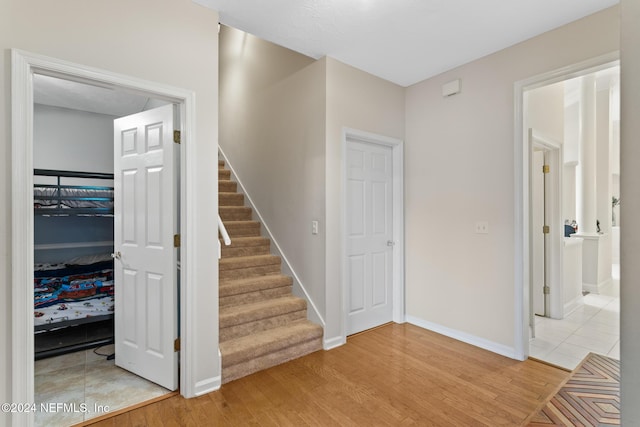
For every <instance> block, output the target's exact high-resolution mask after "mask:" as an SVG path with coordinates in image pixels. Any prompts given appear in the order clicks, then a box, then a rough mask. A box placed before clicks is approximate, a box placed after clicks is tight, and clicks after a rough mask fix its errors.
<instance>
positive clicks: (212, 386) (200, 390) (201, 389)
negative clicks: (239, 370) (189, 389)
mask: <svg viewBox="0 0 640 427" xmlns="http://www.w3.org/2000/svg"><path fill="white" fill-rule="evenodd" d="M221 386H222V376H221V375H218V376H216V377H212V378H207V379H204V380H201V381H198V382H196V383H195V386H194V390H193V391H194V394H193V397H196V396H202V395H203V394H207V393H211V392H212V391H216V390H219V389H220V387H221Z"/></svg>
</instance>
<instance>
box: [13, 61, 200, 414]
mask: <svg viewBox="0 0 640 427" xmlns="http://www.w3.org/2000/svg"><path fill="white" fill-rule="evenodd" d="M36 75H47V76H51V77H56V78H61V79H62V80H68V81H73V82H78V83H84V84H89V85H94V86H98V87H101V88H107V89H108V90H114V91H119V90H122V91H123V92H125V93H129V94H137V95H143V96H145V95H146V96H147V97H151V98H158V99H161V100H163V101H164V103H165V104H166V103H170V104H171V103H173V104H176V105H178V106H179V111H180V115H179V121H180V123H181V128H182V129H186V130H187V131H190V130H191V129H192V126H193V123H191V122H190V121H189V120H188V118H189V117H191V115H192V113H193V111H192V109H193V105H194V104H193V103H192V97H193V94H192V93H191V92H188V91H183V90H180V89H176V88H169V87H165V86H161V85H157V84H155V83H150V82H145V81H142V80H138V79H131V78H128V77H126V76H122V75H117V74H113V73H109V72H105V71H101V70H96V69H90V68H88V67H84V66H80V65H76V64H71V63H67V62H65V61H60V60H56V59H53V58H46V57H41V56H37V55H31V54H28V53H24V52H19V51H13V52H12V76H13V81H12V90H13V94H14V96H13V97H12V101H13V106H12V107H13V128H12V151H13V152H12V154H13V161H12V167H13V171H12V177H13V181H12V187H13V188H12V190H13V193H12V194H13V198H12V199H13V206H12V212H13V217H12V226H13V234H12V236H13V238H12V249H13V269H12V278H13V283H12V295H13V303H14V304H13V307H14V310H13V312H12V323H13V334H12V336H13V344H14V345H13V347H12V367H13V371H14V375H13V381H12V383H13V393H12V395H13V398H14V399H16V400H20V401H25V402H33V401H34V362H33V359H34V358H33V355H34V334H33V331H34V311H33V310H34V293H33V288H32V287H30V286H24V283H33V282H34V268H33V267H34V255H33V253H34V240H33V235H34V225H33V212H34V195H33V194H34V193H33V182H34V180H33V169H34V168H33V147H34V143H33V123H34V118H33V101H34V98H33V93H34V85H33V77H34V76H36ZM185 123H189V124H188V125H186V127H185ZM172 133H173V130H172V131H171V134H172ZM185 140H186V139H185ZM177 149H178V150H180V152H181V153H183V156H182V159H181V160H182V161H184V160H185V157H186V155H187V154H186V153H188V152H189V150H188V149H186V147H185V146H184V145H182V146H180V147H179V148H177ZM182 161H181V163H182ZM185 174H187V173H186V172H185V170H184V168H181V169H180V176H181V180H180V181H181V184H180V186H181V187H182V191H184V187H185V186H186V184H185V179H184V175H185ZM187 188H189V187H188V186H187ZM180 218H181V220H180V221H181V222H180V224H181V229H184V228H186V225H187V224H188V223H189V224H190V223H191V220H192V219H191V213H190V211H189V210H185V209H183V212H182V215H180ZM173 240H174V239H173V236H171V241H172V242H173ZM185 249H186V248H183V250H182V251H181V252H182V270H181V272H180V275H182V276H183V275H184V274H185V270H191V269H192V267H191V262H189V260H190V258H189V257H187V256H186V255H187V253H191V252H190V251H187V250H185ZM181 294H182V298H181V300H180V301H181V304H184V303H185V301H186V300H188V299H189V298H187V297H186V292H185V291H184V290H181ZM181 308H182V310H181V311H180V312H181V316H182V319H181V324H182V325H185V324H187V323H188V320H189V319H188V315H187V312H188V311H189V310H185V309H184V307H181ZM176 327H177V326H176ZM182 333H183V336H184V335H188V334H189V330H188V329H186V328H183V329H182ZM170 345H171V347H172V348H173V347H174V343H173V342H172V343H170ZM181 350H182V351H183V352H184V353H188V352H189V348H188V347H187V348H184V349H181ZM184 353H183V356H184ZM186 365H187V362H186V361H185V362H184V363H183V364H182V365H181V367H180V369H185V367H186ZM187 376H188V375H184V376H181V382H184V383H187V384H190V383H191V378H190V377H189V378H185V377H187ZM103 382H104V383H108V382H109V381H108V380H107V379H104V380H103ZM188 392H189V393H190V391H188ZM103 410H104V408H103ZM81 412H83V413H84V412H88V411H83V410H81ZM13 419H14V421H15V422H16V423H20V424H21V425H33V423H34V415H33V412H30V413H24V414H16V416H15V417H13ZM47 425H49V424H47Z"/></svg>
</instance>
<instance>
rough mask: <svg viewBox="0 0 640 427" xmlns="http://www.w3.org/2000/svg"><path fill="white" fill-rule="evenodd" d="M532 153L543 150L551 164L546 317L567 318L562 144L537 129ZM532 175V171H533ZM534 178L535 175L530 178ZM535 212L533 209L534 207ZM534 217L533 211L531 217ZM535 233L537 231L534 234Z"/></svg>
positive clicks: (547, 192) (547, 200) (547, 196)
mask: <svg viewBox="0 0 640 427" xmlns="http://www.w3.org/2000/svg"><path fill="white" fill-rule="evenodd" d="M529 140H530V141H531V147H530V148H529V149H530V153H531V152H532V151H533V149H534V147H537V148H541V149H542V150H544V151H545V152H546V153H547V159H548V160H547V164H548V165H549V166H550V172H549V175H548V177H549V178H548V180H547V182H548V184H549V185H548V186H545V196H544V197H545V211H546V212H545V216H546V217H547V224H545V225H548V226H549V227H550V230H549V237H548V239H549V240H548V243H547V244H546V245H545V246H546V250H545V266H546V267H545V268H546V269H547V271H548V274H547V280H548V285H549V294H548V295H547V296H545V315H547V314H548V315H549V317H552V318H554V319H562V318H563V317H564V304H563V295H564V293H563V291H564V288H563V280H562V272H563V268H562V266H563V259H564V253H563V252H564V251H563V247H564V240H563V236H564V226H563V224H564V221H563V219H562V168H563V161H562V144H561V143H559V142H558V141H555V140H553V139H552V138H549V137H547V136H545V135H543V134H541V133H540V132H538V131H536V130H535V129H531V130H530V137H529ZM529 173H531V171H529ZM530 176H531V175H530ZM531 209H533V206H531ZM529 215H530V216H529V217H531V215H532V211H530V213H529ZM531 232H532V233H533V232H535V230H532V231H531Z"/></svg>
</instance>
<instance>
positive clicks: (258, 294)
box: [218, 286, 292, 308]
mask: <svg viewBox="0 0 640 427" xmlns="http://www.w3.org/2000/svg"><path fill="white" fill-rule="evenodd" d="M291 289H292V287H291V286H281V287H278V288H271V289H263V290H259V291H252V292H246V293H244V294H237V295H229V296H227V297H222V296H221V297H220V298H219V300H218V302H219V306H220V307H221V308H222V307H233V306H238V305H242V304H252V303H254V302H260V301H264V300H267V299H274V298H280V297H284V296H287V295H291Z"/></svg>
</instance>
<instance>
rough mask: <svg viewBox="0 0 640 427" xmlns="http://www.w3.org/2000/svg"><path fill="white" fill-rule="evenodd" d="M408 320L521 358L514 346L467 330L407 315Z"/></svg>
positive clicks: (484, 347) (455, 337)
mask: <svg viewBox="0 0 640 427" xmlns="http://www.w3.org/2000/svg"><path fill="white" fill-rule="evenodd" d="M407 322H408V323H410V324H412V325H415V326H419V327H421V328H423V329H428V330H430V331H433V332H437V333H439V334H441V335H444V336H447V337H449V338H453V339H455V340H458V341H462V342H464V343H467V344H471V345H473V346H476V347H480V348H482V349H484V350H487V351H490V352H492V353H497V354H499V355H501V356H505V357H508V358H510V359H516V360H520V358H518V357H517V354H516V350H515V348H513V347H509V346H506V345H503V344H498V343H496V342H493V341H489V340H487V339H484V338H481V337H477V336H475V335H471V334H468V333H466V332H462V331H458V330H455V329H451V328H447V327H446V326H442V325H438V324H437V323H432V322H429V321H426V320H423V319H419V318H417V317H413V316H407Z"/></svg>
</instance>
